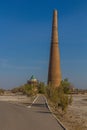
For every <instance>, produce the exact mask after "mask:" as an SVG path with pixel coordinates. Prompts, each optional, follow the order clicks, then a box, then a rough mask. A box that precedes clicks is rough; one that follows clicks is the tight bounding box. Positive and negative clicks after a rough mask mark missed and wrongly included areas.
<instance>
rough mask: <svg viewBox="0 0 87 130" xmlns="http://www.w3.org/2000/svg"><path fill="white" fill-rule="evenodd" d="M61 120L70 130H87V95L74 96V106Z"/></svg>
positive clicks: (70, 107)
mask: <svg viewBox="0 0 87 130" xmlns="http://www.w3.org/2000/svg"><path fill="white" fill-rule="evenodd" d="M60 120H61V121H62V123H63V124H64V126H65V127H66V128H67V129H68V130H87V94H84V95H82V94H78V95H73V102H72V105H70V106H69V107H68V110H67V113H66V114H64V115H63V116H62V117H60Z"/></svg>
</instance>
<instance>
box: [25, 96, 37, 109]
mask: <svg viewBox="0 0 87 130" xmlns="http://www.w3.org/2000/svg"><path fill="white" fill-rule="evenodd" d="M38 97H39V95H38V96H37V97H36V98H35V99H34V101H33V102H32V104H31V105H30V106H27V107H28V108H31V106H32V105H33V104H34V103H35V102H36V100H37V99H38Z"/></svg>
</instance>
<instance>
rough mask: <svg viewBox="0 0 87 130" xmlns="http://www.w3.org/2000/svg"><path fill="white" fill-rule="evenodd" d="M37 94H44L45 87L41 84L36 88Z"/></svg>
mask: <svg viewBox="0 0 87 130" xmlns="http://www.w3.org/2000/svg"><path fill="white" fill-rule="evenodd" d="M37 89H38V93H41V94H45V91H46V87H45V85H44V83H43V82H40V83H39V84H38V86H37Z"/></svg>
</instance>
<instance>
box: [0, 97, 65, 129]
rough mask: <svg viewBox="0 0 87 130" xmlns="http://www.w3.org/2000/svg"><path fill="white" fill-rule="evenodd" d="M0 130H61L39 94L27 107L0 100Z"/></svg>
mask: <svg viewBox="0 0 87 130" xmlns="http://www.w3.org/2000/svg"><path fill="white" fill-rule="evenodd" d="M0 130H63V128H62V127H61V126H60V125H59V124H58V122H57V121H56V119H55V118H54V117H53V116H52V114H51V113H50V112H49V110H48V108H47V107H46V104H45V98H44V97H43V96H39V97H38V98H37V100H36V101H35V103H34V104H33V105H32V106H31V107H30V108H29V107H25V106H24V105H23V106H22V105H16V104H12V103H9V102H0Z"/></svg>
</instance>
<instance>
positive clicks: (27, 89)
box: [11, 84, 37, 96]
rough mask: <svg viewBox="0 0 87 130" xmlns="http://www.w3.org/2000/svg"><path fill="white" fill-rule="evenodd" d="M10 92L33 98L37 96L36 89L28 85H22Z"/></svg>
mask: <svg viewBox="0 0 87 130" xmlns="http://www.w3.org/2000/svg"><path fill="white" fill-rule="evenodd" d="M11 91H12V92H13V93H22V94H24V95H27V96H34V95H36V94H37V87H36V86H33V85H29V84H24V85H23V86H20V87H16V88H13V89H12V90H11Z"/></svg>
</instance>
